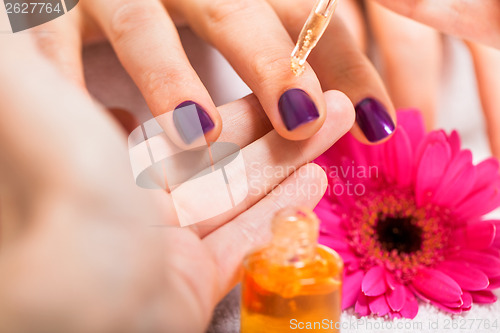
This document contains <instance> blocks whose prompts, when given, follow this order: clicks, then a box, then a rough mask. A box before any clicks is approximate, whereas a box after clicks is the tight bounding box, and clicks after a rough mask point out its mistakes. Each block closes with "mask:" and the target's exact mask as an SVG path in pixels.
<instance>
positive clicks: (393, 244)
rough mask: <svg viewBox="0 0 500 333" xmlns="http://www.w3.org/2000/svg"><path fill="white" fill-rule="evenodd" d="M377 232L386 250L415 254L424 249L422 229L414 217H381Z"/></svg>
mask: <svg viewBox="0 0 500 333" xmlns="http://www.w3.org/2000/svg"><path fill="white" fill-rule="evenodd" d="M375 232H376V235H377V238H378V241H379V243H380V244H381V245H382V247H383V248H384V250H386V251H388V252H391V251H392V250H396V251H397V252H398V253H413V252H415V251H418V250H420V249H421V247H422V233H423V231H422V228H421V227H419V226H417V225H415V223H414V222H413V218H412V217H393V216H379V218H378V221H377V225H376V226H375Z"/></svg>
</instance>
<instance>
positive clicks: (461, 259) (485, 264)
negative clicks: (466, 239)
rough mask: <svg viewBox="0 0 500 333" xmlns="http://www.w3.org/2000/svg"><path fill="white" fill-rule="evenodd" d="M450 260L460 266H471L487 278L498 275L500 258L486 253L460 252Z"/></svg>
mask: <svg viewBox="0 0 500 333" xmlns="http://www.w3.org/2000/svg"><path fill="white" fill-rule="evenodd" d="M449 259H450V260H453V261H454V262H457V264H458V265H460V264H461V265H462V266H464V265H465V266H468V265H470V266H473V267H476V268H479V269H480V270H482V271H483V272H484V273H486V275H488V277H495V276H499V275H500V258H498V257H496V256H493V255H491V254H488V253H486V252H484V251H483V252H479V251H472V250H465V249H463V250H460V251H459V252H458V253H456V254H454V255H453V256H450V258H449Z"/></svg>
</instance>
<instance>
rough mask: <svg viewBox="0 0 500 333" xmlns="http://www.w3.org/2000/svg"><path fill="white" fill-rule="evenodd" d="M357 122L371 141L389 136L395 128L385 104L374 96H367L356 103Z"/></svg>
mask: <svg viewBox="0 0 500 333" xmlns="http://www.w3.org/2000/svg"><path fill="white" fill-rule="evenodd" d="M356 122H357V123H358V125H359V127H360V128H361V130H362V131H363V133H364V134H365V136H366V138H367V139H368V141H370V142H377V141H380V140H382V139H384V138H386V137H388V136H389V135H391V134H392V132H394V129H395V126H394V122H393V121H392V118H391V116H390V115H389V113H388V112H387V109H386V108H385V106H383V105H382V103H380V102H379V101H377V100H376V99H373V98H365V99H364V100H362V101H361V102H359V103H358V105H356Z"/></svg>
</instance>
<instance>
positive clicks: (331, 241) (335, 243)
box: [318, 235, 349, 251]
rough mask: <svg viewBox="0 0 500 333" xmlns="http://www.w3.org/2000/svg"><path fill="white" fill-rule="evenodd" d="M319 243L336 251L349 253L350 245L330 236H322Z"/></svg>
mask: <svg viewBox="0 0 500 333" xmlns="http://www.w3.org/2000/svg"><path fill="white" fill-rule="evenodd" d="M318 242H319V243H320V244H323V245H325V246H328V247H329V248H331V249H334V250H336V251H348V250H349V244H347V242H346V241H345V240H342V239H335V238H333V237H332V236H329V235H320V236H319V238H318Z"/></svg>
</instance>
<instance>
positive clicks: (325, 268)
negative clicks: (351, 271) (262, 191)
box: [241, 208, 343, 333]
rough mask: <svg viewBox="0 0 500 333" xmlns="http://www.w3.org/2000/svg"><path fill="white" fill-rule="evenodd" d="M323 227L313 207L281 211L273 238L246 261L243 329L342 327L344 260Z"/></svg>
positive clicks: (250, 332) (254, 332)
mask: <svg viewBox="0 0 500 333" xmlns="http://www.w3.org/2000/svg"><path fill="white" fill-rule="evenodd" d="M318 230H319V221H318V218H317V217H316V215H315V214H314V213H313V212H312V211H311V210H309V209H307V208H285V209H283V210H281V211H279V212H278V213H277V214H276V216H275V217H274V219H273V221H272V231H273V239H272V241H271V243H270V244H269V245H268V246H266V247H264V248H262V249H259V250H257V251H255V252H253V253H251V254H249V255H248V256H247V257H246V258H245V260H244V263H243V266H244V275H243V283H242V291H241V292H242V304H241V333H261V332H266V333H280V332H297V331H298V330H299V331H300V330H304V331H306V332H338V331H339V329H338V328H339V327H340V325H339V321H340V313H341V292H342V269H343V263H342V259H341V258H340V256H339V255H338V254H337V253H336V252H335V251H333V250H331V249H329V248H326V247H324V246H322V245H319V244H318Z"/></svg>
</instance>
